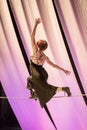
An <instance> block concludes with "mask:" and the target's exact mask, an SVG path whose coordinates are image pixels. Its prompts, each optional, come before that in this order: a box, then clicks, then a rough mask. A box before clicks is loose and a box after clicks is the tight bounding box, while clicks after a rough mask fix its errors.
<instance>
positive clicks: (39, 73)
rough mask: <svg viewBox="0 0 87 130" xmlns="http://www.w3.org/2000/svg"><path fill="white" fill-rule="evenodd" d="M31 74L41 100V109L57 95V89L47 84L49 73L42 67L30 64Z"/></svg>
mask: <svg viewBox="0 0 87 130" xmlns="http://www.w3.org/2000/svg"><path fill="white" fill-rule="evenodd" d="M30 72H31V75H32V83H33V87H34V89H35V92H36V94H37V97H38V99H39V102H40V105H41V107H44V105H45V104H46V103H47V102H48V101H49V100H50V99H51V98H52V97H53V96H54V94H56V90H57V87H56V86H53V85H50V84H48V83H47V79H48V73H47V72H46V70H45V69H44V68H43V66H41V65H36V64H34V63H33V62H32V61H31V63H30Z"/></svg>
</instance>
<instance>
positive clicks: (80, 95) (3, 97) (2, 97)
mask: <svg viewBox="0 0 87 130" xmlns="http://www.w3.org/2000/svg"><path fill="white" fill-rule="evenodd" d="M83 96H87V94H78V95H72V96H69V97H70V98H73V97H83ZM67 97H68V96H54V97H53V98H67ZM28 98H29V97H19V96H18V97H13V96H12V97H11V96H10V97H5V96H0V99H28ZM33 99H34V98H33Z"/></svg>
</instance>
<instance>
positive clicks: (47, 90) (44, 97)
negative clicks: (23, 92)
mask: <svg viewBox="0 0 87 130" xmlns="http://www.w3.org/2000/svg"><path fill="white" fill-rule="evenodd" d="M40 23H41V19H40V18H36V19H35V25H34V28H33V31H32V33H31V45H32V50H33V54H32V56H31V59H30V72H31V76H30V77H29V78H28V83H27V88H29V89H30V90H32V91H31V94H32V98H38V99H39V101H40V104H41V106H42V107H43V106H44V105H45V104H46V103H47V102H48V101H49V100H50V99H51V98H52V97H53V96H54V94H56V93H57V92H59V91H64V92H66V93H67V95H68V96H71V92H70V89H69V87H59V86H53V85H50V84H48V83H47V79H48V73H47V71H46V70H45V69H44V68H43V64H44V63H45V62H47V63H48V64H49V65H51V66H52V67H54V68H56V69H60V70H61V71H63V72H64V73H65V74H70V71H67V70H65V69H63V68H61V67H59V66H58V65H56V64H54V63H53V62H52V61H51V60H50V59H49V58H48V57H47V56H46V55H45V54H44V51H45V50H46V49H47V47H48V43H47V41H45V40H39V41H37V42H36V41H35V33H36V28H37V25H38V24H40Z"/></svg>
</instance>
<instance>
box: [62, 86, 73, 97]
mask: <svg viewBox="0 0 87 130" xmlns="http://www.w3.org/2000/svg"><path fill="white" fill-rule="evenodd" d="M62 90H63V91H64V92H66V93H67V95H68V96H71V92H70V89H69V87H63V88H62Z"/></svg>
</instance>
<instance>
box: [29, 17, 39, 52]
mask: <svg viewBox="0 0 87 130" xmlns="http://www.w3.org/2000/svg"><path fill="white" fill-rule="evenodd" d="M39 23H41V19H40V18H36V19H35V23H34V27H33V30H32V33H31V44H32V49H33V51H36V50H37V46H36V43H35V33H36V28H37V25H38V24H39Z"/></svg>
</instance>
